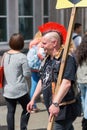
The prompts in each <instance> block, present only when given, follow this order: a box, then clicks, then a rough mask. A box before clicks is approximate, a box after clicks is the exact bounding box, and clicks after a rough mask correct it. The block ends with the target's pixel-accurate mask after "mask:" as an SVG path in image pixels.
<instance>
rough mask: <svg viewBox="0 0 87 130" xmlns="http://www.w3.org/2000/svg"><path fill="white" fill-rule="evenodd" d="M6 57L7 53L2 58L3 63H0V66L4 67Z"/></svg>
mask: <svg viewBox="0 0 87 130" xmlns="http://www.w3.org/2000/svg"><path fill="white" fill-rule="evenodd" d="M5 55H6V52H5V53H4V55H3V56H2V58H1V63H0V66H2V67H3V66H4V58H5Z"/></svg>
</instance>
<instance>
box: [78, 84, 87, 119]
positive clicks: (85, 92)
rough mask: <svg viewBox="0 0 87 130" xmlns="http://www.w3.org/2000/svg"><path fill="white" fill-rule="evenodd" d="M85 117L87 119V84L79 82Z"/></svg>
mask: <svg viewBox="0 0 87 130" xmlns="http://www.w3.org/2000/svg"><path fill="white" fill-rule="evenodd" d="M78 85H79V88H80V90H81V100H82V108H83V114H84V118H85V119H87V84H82V83H79V84H78Z"/></svg>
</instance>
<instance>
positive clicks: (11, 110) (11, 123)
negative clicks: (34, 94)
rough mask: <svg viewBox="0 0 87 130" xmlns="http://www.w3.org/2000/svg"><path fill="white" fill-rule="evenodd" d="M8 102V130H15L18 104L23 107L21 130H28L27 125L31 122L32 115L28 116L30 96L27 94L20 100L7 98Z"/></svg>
mask: <svg viewBox="0 0 87 130" xmlns="http://www.w3.org/2000/svg"><path fill="white" fill-rule="evenodd" d="M5 99H6V102H7V108H8V111H7V124H8V130H15V118H14V117H15V110H16V105H17V102H19V104H20V105H21V106H22V109H23V111H22V114H21V120H20V130H27V124H28V120H29V116H30V114H27V115H26V113H27V111H26V106H27V104H28V102H29V101H30V99H29V95H28V94H26V95H24V96H22V97H20V98H17V99H8V98H5Z"/></svg>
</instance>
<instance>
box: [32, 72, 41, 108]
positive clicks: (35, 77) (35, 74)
mask: <svg viewBox="0 0 87 130" xmlns="http://www.w3.org/2000/svg"><path fill="white" fill-rule="evenodd" d="M39 79H40V76H39V73H38V72H31V89H30V98H32V96H33V94H34V91H35V89H36V86H37V83H38V81H39ZM34 108H36V103H35V104H34Z"/></svg>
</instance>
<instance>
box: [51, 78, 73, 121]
mask: <svg viewBox="0 0 87 130" xmlns="http://www.w3.org/2000/svg"><path fill="white" fill-rule="evenodd" d="M70 86H71V81H69V80H67V79H63V80H62V83H61V86H60V89H59V91H58V93H57V94H56V95H55V96H54V99H53V102H57V103H58V104H59V103H61V101H62V99H63V98H64V97H65V95H66V94H67V93H68V91H69V89H70ZM59 111H60V108H59V106H58V107H56V106H55V105H54V104H52V105H51V106H50V107H49V112H50V116H49V120H50V121H51V118H52V116H53V115H54V116H57V115H58V113H59Z"/></svg>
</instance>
